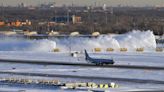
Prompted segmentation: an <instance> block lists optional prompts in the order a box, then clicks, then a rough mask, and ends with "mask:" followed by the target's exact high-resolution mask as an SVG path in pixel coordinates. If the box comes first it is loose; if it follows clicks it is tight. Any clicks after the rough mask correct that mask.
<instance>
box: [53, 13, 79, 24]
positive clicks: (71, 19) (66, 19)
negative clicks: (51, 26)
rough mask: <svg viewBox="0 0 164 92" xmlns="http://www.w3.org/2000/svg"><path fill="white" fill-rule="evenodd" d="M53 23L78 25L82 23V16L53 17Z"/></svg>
mask: <svg viewBox="0 0 164 92" xmlns="http://www.w3.org/2000/svg"><path fill="white" fill-rule="evenodd" d="M52 21H54V22H56V23H65V24H66V23H72V24H76V23H81V17H80V16H75V15H73V16H69V17H68V16H57V17H53V18H52Z"/></svg>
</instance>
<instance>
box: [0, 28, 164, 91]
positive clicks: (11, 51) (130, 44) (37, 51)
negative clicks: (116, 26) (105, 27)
mask: <svg viewBox="0 0 164 92" xmlns="http://www.w3.org/2000/svg"><path fill="white" fill-rule="evenodd" d="M157 46H159V44H156V42H155V36H154V35H153V33H152V32H151V31H147V32H141V31H133V32H131V33H127V34H123V35H115V36H112V35H109V36H100V37H98V38H77V37H75V38H74V37H72V38H62V39H57V38H55V39H43V40H29V39H24V38H14V39H13V37H12V38H10V37H9V38H7V37H3V38H2V39H0V59H12V60H13V59H14V60H35V61H45V62H46V61H51V62H70V63H88V62H86V61H85V56H84V53H80V54H78V55H77V57H72V56H71V55H70V53H69V50H75V51H77V50H78V51H82V52H83V50H84V49H87V50H88V52H89V54H90V56H91V57H101V58H102V57H103V58H113V59H114V60H115V64H116V65H145V66H160V67H164V52H155V51H154V49H155V48H156V47H157ZM56 47H57V48H60V49H62V50H61V52H52V49H53V48H56ZM96 47H99V48H104V49H105V48H110V47H111V48H115V49H119V48H124V47H126V48H128V50H129V51H128V52H120V51H117V50H116V51H114V52H110V53H109V52H105V51H102V52H99V53H94V52H92V49H93V48H96ZM159 47H163V44H162V45H160V46H159ZM136 48H145V49H146V51H145V52H136V51H134V49H136ZM0 71H10V72H27V73H44V74H59V75H76V76H84V77H85V76H90V77H92V76H97V77H105V78H122V79H123V78H125V79H132V80H155V81H164V79H163V76H164V74H163V72H164V71H163V70H144V69H141V70H139V69H117V68H98V67H80V66H62V65H31V64H16V63H15V64H14V63H2V62H1V63H0ZM0 77H2V78H3V77H21V78H22V77H23V78H30V79H37V78H39V79H45V78H46V79H52V78H49V77H31V76H21V75H10V74H0ZM55 78H56V79H59V80H61V81H82V82H83V81H86V82H88V81H89V82H91V81H93V82H99V83H101V82H110V81H109V80H108V81H107V80H96V79H78V78H77V79H76V78H75V79H74V78H58V77H55ZM111 81H113V82H116V83H118V85H120V88H130V89H136V88H162V87H163V86H164V84H154V83H146V84H145V83H135V82H130V81H119V80H111ZM5 87H6V89H13V90H22V89H23V90H27V92H31V91H34V92H41V91H43V92H52V89H38V88H35V87H33V88H28V87H27V88H21V87H19V86H17V87H11V86H5ZM5 87H4V86H3V85H1V86H0V90H4V89H3V88H5ZM55 91H59V92H60V91H61V89H55ZM77 92H78V91H77Z"/></svg>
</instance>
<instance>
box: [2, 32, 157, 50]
mask: <svg viewBox="0 0 164 92" xmlns="http://www.w3.org/2000/svg"><path fill="white" fill-rule="evenodd" d="M56 47H57V48H60V49H61V51H70V49H71V50H77V51H83V50H84V49H87V50H92V49H93V48H103V49H106V48H114V49H119V48H128V50H134V49H136V48H145V49H154V48H156V41H155V36H154V34H153V32H152V31H145V32H142V31H139V30H133V31H132V32H129V33H126V34H122V35H114V36H112V35H101V36H99V37H95V38H86V37H69V38H64V37H63V38H54V39H51V40H45V39H44V40H28V39H23V38H14V39H13V38H12V39H11V38H3V39H1V40H0V51H46V52H48V51H52V49H53V48H56Z"/></svg>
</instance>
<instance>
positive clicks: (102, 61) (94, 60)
mask: <svg viewBox="0 0 164 92" xmlns="http://www.w3.org/2000/svg"><path fill="white" fill-rule="evenodd" d="M85 60H86V61H89V62H90V63H93V64H96V65H104V64H114V60H113V59H101V58H92V57H90V56H89V54H88V53H87V51H86V50H85Z"/></svg>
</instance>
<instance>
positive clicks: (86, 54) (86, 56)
mask: <svg viewBox="0 0 164 92" xmlns="http://www.w3.org/2000/svg"><path fill="white" fill-rule="evenodd" d="M88 59H89V55H88V53H87V51H86V50H85V60H88Z"/></svg>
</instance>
